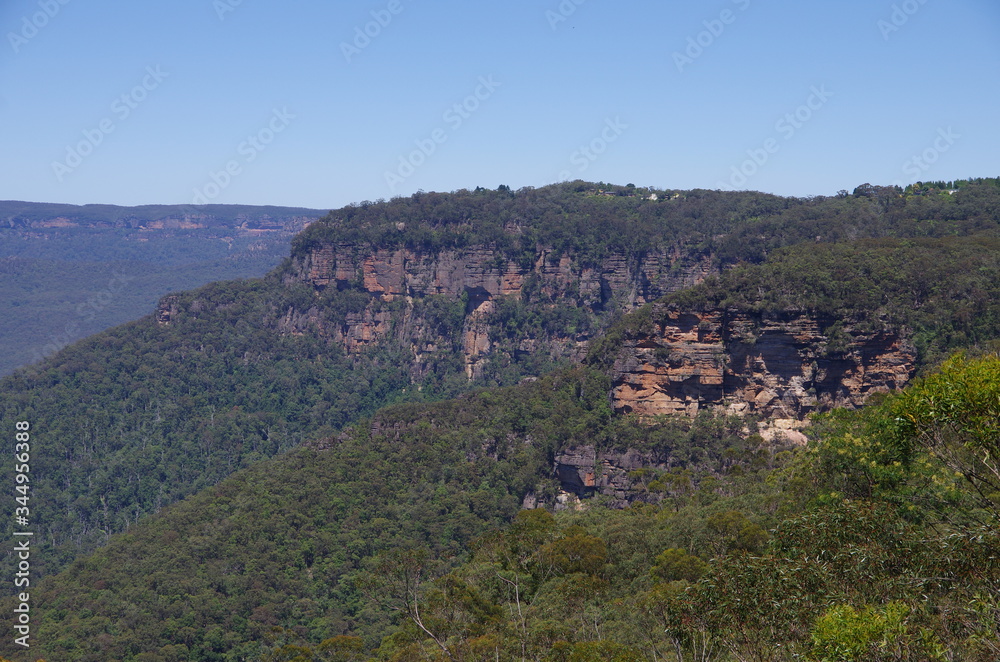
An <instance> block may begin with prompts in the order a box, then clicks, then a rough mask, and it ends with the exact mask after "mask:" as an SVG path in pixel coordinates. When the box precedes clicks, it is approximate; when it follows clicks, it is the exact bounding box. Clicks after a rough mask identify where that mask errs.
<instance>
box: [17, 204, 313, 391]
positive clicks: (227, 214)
mask: <svg viewBox="0 0 1000 662" xmlns="http://www.w3.org/2000/svg"><path fill="white" fill-rule="evenodd" d="M324 213H325V212H320V211H317V210H312V209H299V208H290V207H251V206H239V205H206V206H203V207H197V208H195V207H188V206H181V205H147V206H142V207H116V206H113V205H84V206H76V205H54V204H42V203H30V202H14V201H0V313H2V314H0V340H2V341H3V346H4V348H5V349H4V352H3V354H2V356H0V375H3V374H8V373H10V372H12V371H13V370H14V369H15V368H17V367H20V366H23V365H27V364H28V363H32V362H37V361H39V360H40V359H42V358H43V357H45V356H49V355H51V354H53V353H55V352H56V351H58V350H59V349H61V348H62V347H65V346H66V345H69V344H70V343H72V342H74V341H76V340H79V339H80V338H84V337H86V336H89V335H92V334H94V333H97V332H99V331H102V330H104V329H107V328H109V327H112V326H115V325H118V324H121V323H124V322H127V321H130V320H133V319H137V318H139V317H142V316H143V315H145V314H148V312H149V310H150V309H151V308H152V307H153V306H154V305H155V303H156V301H157V300H158V299H159V298H160V297H162V296H163V295H164V294H166V293H168V292H171V291H178V290H187V289H191V288H194V287H198V286H201V285H204V284H206V283H209V282H212V281H216V280H227V279H233V278H250V277H259V276H262V275H264V274H265V273H267V272H268V271H269V270H271V269H272V268H273V267H275V266H276V265H277V264H278V263H279V262H281V260H282V259H283V258H284V257H285V256H286V255H287V253H288V245H289V242H290V240H291V238H292V237H293V236H294V235H295V234H296V233H297V232H299V231H300V230H302V229H303V228H304V227H305V226H306V225H308V224H309V223H310V222H312V221H315V220H317V219H318V218H320V217H321V216H323V215H324Z"/></svg>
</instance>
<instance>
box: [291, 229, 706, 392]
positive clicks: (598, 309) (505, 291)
mask: <svg viewBox="0 0 1000 662" xmlns="http://www.w3.org/2000/svg"><path fill="white" fill-rule="evenodd" d="M528 257H530V258H531V259H527V258H528ZM711 265H712V262H711V256H709V255H703V256H701V257H700V258H696V259H692V258H688V257H686V252H685V251H682V250H681V249H680V248H679V247H673V248H671V249H664V250H662V251H658V252H653V253H647V254H641V255H628V254H621V253H619V254H612V255H608V256H606V257H605V258H603V259H601V260H597V261H594V262H586V263H585V262H583V261H581V260H579V259H578V258H577V257H576V256H574V255H571V254H568V253H564V252H559V251H555V250H551V249H546V248H539V249H538V250H537V251H536V253H535V255H534V256H533V257H531V256H527V257H522V258H521V259H520V260H518V261H514V260H512V259H509V258H508V257H506V256H505V255H503V254H502V253H501V252H500V251H497V250H495V249H493V248H491V247H488V246H473V247H469V248H464V249H453V250H443V251H438V252H421V251H417V250H412V249H407V248H397V249H378V248H367V247H364V246H358V245H353V244H336V245H326V246H321V247H318V248H314V249H312V250H310V251H308V252H306V253H304V254H302V255H298V256H293V259H292V262H291V265H290V267H289V268H288V269H287V270H286V271H285V272H284V275H283V280H284V282H285V283H286V284H287V285H292V284H303V283H304V284H307V285H309V286H311V287H312V288H313V289H314V291H315V292H316V294H317V295H318V296H319V295H321V294H322V293H324V292H325V291H326V290H328V289H330V288H332V289H334V290H349V289H353V290H358V291H361V292H364V293H366V294H367V295H369V296H370V297H371V303H370V304H369V305H368V306H367V307H366V308H365V309H364V310H363V311H355V312H351V313H349V314H348V315H347V317H346V319H345V320H344V321H343V323H340V324H336V325H330V324H326V323H325V322H324V316H323V314H322V304H320V303H317V304H316V305H314V306H310V307H307V308H305V309H301V308H300V309H290V310H288V311H287V312H286V314H285V315H284V317H283V318H282V319H281V321H280V323H279V326H280V328H281V330H282V331H283V332H285V333H291V334H298V333H307V332H317V333H319V334H321V335H322V336H324V337H327V338H329V339H330V340H332V341H333V342H336V343H339V344H341V345H342V346H343V347H344V349H345V350H346V351H348V352H360V351H363V350H364V348H365V347H367V346H370V345H373V344H378V343H383V342H393V341H395V342H400V343H403V344H405V345H407V346H408V347H409V348H410V349H411V351H412V353H413V357H414V361H415V362H416V363H418V364H419V363H420V362H421V361H422V360H423V359H424V358H425V357H426V355H427V354H428V353H430V352H433V351H434V350H435V349H437V347H438V345H440V344H441V342H442V339H441V338H439V337H436V335H435V329H434V328H433V326H434V325H433V324H431V323H429V321H428V320H427V319H424V318H423V317H422V316H421V314H420V311H419V310H418V306H417V305H416V304H417V303H418V302H419V301H420V300H421V299H424V298H426V297H430V296H435V295H439V296H444V297H448V298H451V299H455V300H458V299H462V300H464V301H465V302H466V304H465V310H464V322H463V325H462V329H461V332H460V338H459V339H458V343H459V344H460V351H461V354H462V357H463V361H464V363H465V370H466V374H467V375H468V377H469V378H476V377H479V376H480V375H481V374H482V371H483V367H484V365H485V362H486V361H489V360H491V359H492V358H502V359H504V360H512V359H515V358H516V355H528V354H543V355H547V356H549V357H551V358H553V359H558V358H566V359H571V360H579V359H581V358H582V357H583V355H584V353H585V352H586V348H587V346H588V341H589V340H590V339H591V338H592V336H593V335H594V334H595V333H597V332H599V331H601V330H603V328H604V326H605V325H606V323H607V322H608V321H610V318H611V315H612V314H613V313H615V312H622V311H626V312H627V311H630V310H632V309H634V308H636V307H637V306H640V305H642V304H644V303H646V302H648V301H652V300H655V299H657V298H659V297H661V296H663V295H664V294H667V293H669V292H673V291H675V290H678V289H680V288H683V287H688V286H690V285H693V284H695V283H698V282H700V281H701V280H703V279H704V277H705V276H706V275H707V274H709V273H710V272H711V270H712V266H711ZM502 298H514V299H518V300H522V301H525V302H528V301H529V300H530V306H532V307H533V310H534V311H535V312H542V311H545V310H546V309H549V310H551V309H553V308H556V307H559V306H568V307H572V308H575V309H578V310H582V311H585V313H586V315H587V316H588V317H589V319H590V322H591V323H589V324H587V325H585V326H586V327H587V328H586V329H572V328H566V329H551V328H550V329H535V330H528V331H526V332H523V333H521V334H520V336H519V337H517V338H515V339H513V344H511V345H509V346H503V347H500V346H495V345H496V339H497V337H498V330H497V328H496V325H495V321H496V319H495V314H494V313H495V304H496V302H497V301H498V300H500V299H502ZM393 303H394V304H396V305H389V306H387V305H386V304H393Z"/></svg>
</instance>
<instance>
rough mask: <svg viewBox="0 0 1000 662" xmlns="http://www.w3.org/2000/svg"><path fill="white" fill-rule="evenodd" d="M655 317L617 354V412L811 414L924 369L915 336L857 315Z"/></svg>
mask: <svg viewBox="0 0 1000 662" xmlns="http://www.w3.org/2000/svg"><path fill="white" fill-rule="evenodd" d="M652 319H653V320H656V321H654V322H653V323H651V324H650V325H649V328H648V329H646V330H645V331H643V332H640V333H637V334H634V336H633V337H631V338H628V339H626V341H625V343H624V347H623V349H622V352H621V354H620V355H619V358H618V359H617V360H616V361H615V364H614V368H613V375H612V379H613V387H612V392H611V398H612V404H613V407H614V409H615V411H617V412H620V413H637V414H640V415H646V416H655V415H659V414H678V413H683V414H688V415H694V414H695V413H696V412H697V411H698V410H699V409H704V408H711V409H715V410H720V411H725V412H727V413H733V414H745V413H753V414H760V415H762V416H764V417H768V418H774V419H785V420H802V419H803V418H804V417H805V416H806V415H807V414H809V413H810V412H813V411H816V410H825V409H830V408H832V407H849V408H853V407H858V406H860V405H862V404H863V403H864V402H865V400H866V399H867V398H868V397H869V396H870V395H871V394H872V393H884V392H888V391H891V390H894V389H897V388H900V387H902V386H903V385H905V384H906V383H907V382H908V381H909V379H910V378H911V377H912V375H913V372H914V365H915V360H916V355H915V353H914V349H913V347H912V345H910V343H908V342H907V341H906V340H905V339H903V338H901V337H899V336H897V335H895V334H893V333H888V332H870V331H867V330H864V329H861V328H859V326H857V325H854V324H851V323H850V322H846V323H834V321H833V320H819V319H816V318H814V317H811V316H809V315H805V314H801V313H797V312H788V313H783V314H777V315H768V316H764V315H758V314H750V313H741V312H729V311H720V310H713V311H708V312H698V313H693V312H684V311H680V310H677V309H671V308H668V307H666V306H663V305H658V306H655V307H654V311H653V315H652ZM785 427H786V428H794V427H795V426H788V425H785Z"/></svg>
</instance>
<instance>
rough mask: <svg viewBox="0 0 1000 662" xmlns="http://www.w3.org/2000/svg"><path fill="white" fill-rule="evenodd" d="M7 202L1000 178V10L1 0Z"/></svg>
mask: <svg viewBox="0 0 1000 662" xmlns="http://www.w3.org/2000/svg"><path fill="white" fill-rule="evenodd" d="M0 32H2V35H3V43H2V44H0V150H2V152H0V154H2V159H0V199H15V200H33V201H44V202H69V203H77V204H82V203H91V202H100V203H115V204H129V205H131V204H146V203H200V202H216V203H244V204H279V205H296V206H308V207H316V208H331V207H339V206H342V205H344V204H346V203H349V202H352V201H361V200H366V199H367V200H376V199H379V198H390V197H392V196H394V195H409V194H411V193H413V192H414V191H416V190H418V189H424V190H427V191H431V190H438V191H449V190H454V189H459V188H474V187H475V186H477V185H481V186H487V187H490V188H496V187H497V186H498V185H499V184H507V185H509V186H511V187H513V188H519V187H521V186H542V185H545V184H548V183H552V182H554V181H559V180H563V179H576V178H582V179H587V180H593V181H599V180H603V181H607V182H612V183H617V184H626V183H629V182H632V183H635V184H636V185H639V186H656V187H663V188H713V189H714V188H739V189H756V190H762V191H769V192H774V193H779V194H786V195H813V194H821V195H831V194H834V193H836V191H837V190H838V189H842V188H843V189H853V188H854V187H855V186H857V185H858V184H862V183H865V182H871V183H877V184H891V183H902V184H906V183H910V182H913V181H916V180H918V179H921V180H924V179H953V178H957V177H966V176H997V175H1000V128H998V117H1000V93H998V80H1000V79H998V73H1000V3H998V2H997V1H996V0H949V1H948V2H945V1H944V0H905V1H900V0H895V1H893V0H838V1H837V2H833V1H829V0H827V1H822V2H821V1H818V0H799V1H797V2H791V1H785V2H776V1H774V0H771V1H766V0H705V1H701V0H698V1H688V2H662V1H657V2H653V1H651V0H617V1H616V2H610V0H562V2H560V1H559V0H549V1H545V0H534V1H529V0H503V2H498V1H489V0H479V1H475V0H472V1H469V2H457V1H455V0H384V1H383V0H378V1H372V2H368V1H364V2H362V1H357V2H319V1H317V0H286V1H284V2H276V1H275V0H169V1H168V0H145V1H143V2H135V1H129V2H126V1H124V0H89V1H85V0H0Z"/></svg>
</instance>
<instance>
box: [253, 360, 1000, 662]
mask: <svg viewBox="0 0 1000 662" xmlns="http://www.w3.org/2000/svg"><path fill="white" fill-rule="evenodd" d="M997 421H1000V358H998V356H997V355H989V356H986V357H982V358H980V359H976V360H967V359H965V358H964V357H956V358H954V359H952V360H950V361H949V362H948V363H946V364H945V365H944V367H943V368H942V369H941V371H940V372H937V373H935V374H933V375H930V376H928V377H927V378H926V379H924V380H922V381H919V382H918V383H916V384H914V385H913V386H911V387H910V388H908V389H907V390H906V391H904V392H903V393H901V394H899V395H896V396H892V397H889V398H887V399H886V400H885V401H884V402H882V403H881V404H880V405H878V406H877V407H874V408H871V409H869V410H867V411H865V412H837V413H835V414H832V415H829V416H826V417H824V418H823V419H822V420H821V421H820V422H819V424H818V426H817V428H816V431H815V432H816V434H817V439H816V440H815V441H814V443H813V444H811V445H810V447H809V448H807V449H802V450H800V451H798V452H796V453H781V454H779V456H770V455H769V454H768V451H767V449H766V448H761V449H759V451H758V452H757V453H754V454H752V455H751V456H750V461H749V464H748V465H746V464H743V463H740V464H734V465H733V466H732V468H731V469H730V471H729V472H728V475H727V476H726V477H724V478H722V479H721V480H718V481H716V480H709V479H707V478H703V479H702V480H700V481H697V486H696V487H695V486H692V487H691V488H689V489H688V491H687V492H686V494H685V496H683V497H681V498H679V499H678V497H677V496H676V495H677V493H676V492H675V491H674V490H672V489H671V488H670V487H667V485H676V483H673V482H669V481H668V482H666V483H664V484H663V487H661V488H660V489H665V490H667V491H668V492H670V493H672V494H673V495H674V496H672V497H671V498H668V499H666V500H665V501H664V502H663V503H662V504H661V506H659V507H654V506H650V505H645V504H641V505H637V506H635V507H633V508H631V509H628V510H625V511H615V510H607V509H603V508H601V507H599V506H597V507H590V508H586V509H585V510H583V511H582V512H567V513H558V514H557V516H556V517H553V516H552V515H550V514H549V513H548V512H546V511H543V510H528V511H521V512H520V513H519V514H518V516H517V517H516V518H515V520H514V522H513V523H512V524H511V525H509V526H506V527H504V528H502V529H499V530H497V531H495V532H493V533H491V534H488V535H485V536H482V537H480V538H479V539H477V540H476V541H474V542H473V544H472V545H471V546H470V554H471V557H470V559H469V560H468V561H467V562H465V563H463V564H462V565H461V566H459V567H458V568H457V569H453V570H450V571H448V566H447V565H446V564H444V563H442V562H441V561H442V560H441V559H438V560H437V562H436V563H435V562H434V561H432V553H431V552H430V551H429V550H421V549H418V550H394V551H392V552H390V553H388V554H385V555H383V556H382V557H381V559H380V562H379V563H378V564H377V565H376V569H375V571H374V572H371V573H370V574H367V575H363V576H362V577H361V578H360V579H359V585H361V586H362V587H363V588H365V589H366V591H367V593H368V595H369V596H370V597H371V599H372V600H373V602H374V603H376V604H383V605H386V606H388V607H390V608H391V609H393V610H394V611H395V612H396V613H397V614H399V623H400V627H399V629H398V631H397V632H396V633H394V634H393V635H391V636H389V637H386V638H385V639H383V641H382V642H381V645H380V647H379V648H378V649H377V651H374V652H373V653H372V656H373V657H374V658H375V659H383V660H394V661H403V660H495V659H501V660H523V659H530V660H567V661H574V662H584V661H590V660H593V661H595V662H597V661H601V660H615V661H619V662H631V661H633V660H634V661H639V660H672V661H673V660H675V661H677V662H683V661H687V660H700V661H707V660H718V661H720V662H721V661H723V660H740V661H744V660H754V661H760V662H765V661H778V660H795V659H804V660H814V661H817V662H818V661H823V662H826V661H833V660H838V661H841V660H842V661H848V660H858V661H861V660H864V661H870V660H887V661H888V660H914V661H917V660H921V661H923V660H982V661H986V660H995V659H996V658H997V656H998V655H1000V625H998V624H1000V620H998V617H1000V533H998V528H997V524H998V523H1000V522H998V516H1000V489H998V488H1000V474H998V473H997V471H996V464H995V458H996V457H997V455H998V454H1000V445H998V436H997V426H998V423H997ZM744 467H748V468H747V469H744ZM278 636H279V637H281V638H282V639H283V641H281V642H279V645H276V646H275V647H274V648H273V649H272V651H271V653H270V654H268V655H266V656H265V657H264V658H263V659H266V660H270V661H279V660H282V661H292V660H295V661H302V660H346V659H368V657H367V656H364V655H362V654H361V653H362V649H363V646H362V642H361V640H352V639H350V638H346V637H339V638H332V639H329V640H327V641H325V642H323V643H322V644H320V645H318V646H315V645H313V646H310V645H309V644H308V643H307V642H305V641H304V640H300V638H298V637H297V636H296V633H295V632H294V631H293V630H283V631H279V633H278ZM352 647H353V648H352ZM352 656H353V657H352Z"/></svg>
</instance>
